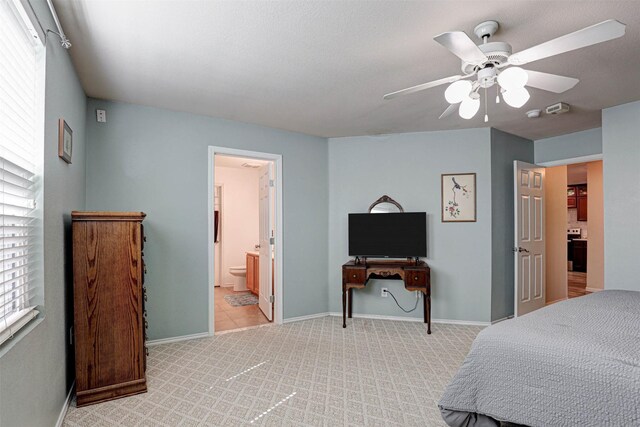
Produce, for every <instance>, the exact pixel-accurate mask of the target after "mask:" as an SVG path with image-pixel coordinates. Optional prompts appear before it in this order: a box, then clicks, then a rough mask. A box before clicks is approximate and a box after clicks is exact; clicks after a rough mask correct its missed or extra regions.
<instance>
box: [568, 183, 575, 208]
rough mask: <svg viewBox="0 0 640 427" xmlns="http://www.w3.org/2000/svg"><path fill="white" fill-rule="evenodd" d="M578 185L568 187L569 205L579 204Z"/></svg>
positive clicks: (570, 206) (571, 206) (573, 206)
mask: <svg viewBox="0 0 640 427" xmlns="http://www.w3.org/2000/svg"><path fill="white" fill-rule="evenodd" d="M576 193H577V192H576V187H573V186H572V187H567V207H568V208H575V207H576V206H577V197H576V195H577V194H576Z"/></svg>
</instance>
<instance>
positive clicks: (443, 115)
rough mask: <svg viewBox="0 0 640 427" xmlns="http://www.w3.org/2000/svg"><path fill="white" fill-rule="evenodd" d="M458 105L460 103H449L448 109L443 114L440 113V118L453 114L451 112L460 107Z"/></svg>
mask: <svg viewBox="0 0 640 427" xmlns="http://www.w3.org/2000/svg"><path fill="white" fill-rule="evenodd" d="M458 105H460V104H451V105H449V106H448V107H447V109H446V110H444V112H443V113H442V114H440V117H438V118H439V119H441V118H443V117H447V116H449V115H451V113H453V112H454V111H456V108H458Z"/></svg>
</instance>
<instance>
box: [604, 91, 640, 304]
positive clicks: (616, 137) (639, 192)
mask: <svg viewBox="0 0 640 427" xmlns="http://www.w3.org/2000/svg"><path fill="white" fill-rule="evenodd" d="M602 151H603V155H604V161H603V181H604V266H605V268H604V275H605V277H604V286H605V289H632V290H637V291H640V281H639V280H638V278H639V277H640V262H638V255H637V254H638V251H637V250H636V247H637V245H638V242H640V227H639V226H638V218H640V185H639V183H640V102H633V103H630V104H625V105H619V106H617V107H613V108H608V109H606V110H603V112H602Z"/></svg>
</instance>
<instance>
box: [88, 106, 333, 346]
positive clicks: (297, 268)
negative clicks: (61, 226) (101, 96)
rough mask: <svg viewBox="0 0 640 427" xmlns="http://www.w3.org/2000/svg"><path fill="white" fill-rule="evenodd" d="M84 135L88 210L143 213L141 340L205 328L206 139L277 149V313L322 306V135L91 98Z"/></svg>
mask: <svg viewBox="0 0 640 427" xmlns="http://www.w3.org/2000/svg"><path fill="white" fill-rule="evenodd" d="M97 108H101V109H105V110H107V120H108V121H107V123H97V122H96V120H95V110H96V109H97ZM87 135H88V141H89V143H88V152H87V165H88V171H89V174H88V176H87V208H88V209H92V210H93V209H95V210H123V211H127V210H140V211H144V212H146V213H147V219H146V220H145V222H144V224H145V232H146V234H147V244H146V246H145V250H144V252H145V261H146V263H147V266H148V276H147V281H146V282H147V284H146V286H147V292H148V296H149V301H148V304H147V307H148V313H149V315H148V318H149V339H159V338H167V337H176V336H182V335H188V334H194V333H201V332H206V331H207V330H208V298H209V295H208V292H209V288H208V267H207V244H208V243H207V191H208V187H207V185H208V183H207V174H208V169H207V150H208V147H209V146H223V147H232V148H238V149H245V150H253V151H261V152H269V153H274V154H282V157H283V175H284V176H283V178H284V189H283V203H284V216H283V220H284V227H283V232H284V247H283V249H284V262H283V266H284V277H283V279H284V292H283V298H284V317H285V319H286V318H289V317H297V316H303V315H308V314H314V313H321V312H326V311H327V281H326V278H327V275H326V271H327V242H328V240H327V233H326V230H327V224H328V219H327V205H328V192H327V182H328V176H327V168H328V166H327V141H326V139H324V138H317V137H311V136H306V135H302V134H297V133H292V132H285V131H279V130H275V129H270V128H265V127H261V126H256V125H250V124H243V123H239V122H233V121H229V120H222V119H216V118H211V117H205V116H198V115H193V114H187V113H180V112H175V111H169V110H164V109H158V108H151V107H144V106H139V105H132V104H124V103H116V102H108V101H99V100H94V99H91V100H89V102H88V106H87Z"/></svg>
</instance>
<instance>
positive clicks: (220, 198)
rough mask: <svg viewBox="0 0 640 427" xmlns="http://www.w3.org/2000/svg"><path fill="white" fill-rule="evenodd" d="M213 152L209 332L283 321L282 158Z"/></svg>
mask: <svg viewBox="0 0 640 427" xmlns="http://www.w3.org/2000/svg"><path fill="white" fill-rule="evenodd" d="M209 154H210V156H209V160H210V166H209V167H210V174H209V175H210V176H209V193H210V194H209V201H210V203H209V217H210V233H209V255H210V256H209V277H210V283H209V294H210V295H209V307H210V309H209V317H210V318H209V332H210V334H213V333H214V331H215V333H220V332H228V331H233V330H240V329H244V328H247V327H257V326H262V325H268V324H271V323H281V322H282V304H281V301H282V295H281V294H282V291H281V289H282V279H281V277H282V275H281V271H282V265H281V262H280V260H281V259H282V258H281V254H282V247H281V246H282V245H281V244H279V243H280V242H282V238H281V234H282V233H281V230H282V221H281V218H282V215H281V207H282V198H281V191H282V183H281V180H280V176H281V157H280V156H279V155H273V154H268V153H257V152H247V151H240V150H234V149H227V148H222V147H210V150H209Z"/></svg>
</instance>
